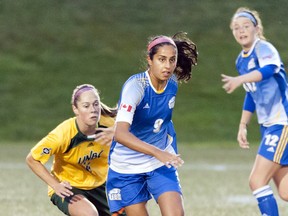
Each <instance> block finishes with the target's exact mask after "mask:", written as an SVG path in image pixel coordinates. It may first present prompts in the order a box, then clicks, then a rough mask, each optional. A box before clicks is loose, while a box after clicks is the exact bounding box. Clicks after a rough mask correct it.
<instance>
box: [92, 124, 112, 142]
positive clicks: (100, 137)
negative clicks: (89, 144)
mask: <svg viewBox="0 0 288 216" xmlns="http://www.w3.org/2000/svg"><path fill="white" fill-rule="evenodd" d="M114 132H115V131H114V127H109V128H97V129H96V135H95V141H96V142H99V143H100V144H102V145H111V142H112V139H113V136H114Z"/></svg>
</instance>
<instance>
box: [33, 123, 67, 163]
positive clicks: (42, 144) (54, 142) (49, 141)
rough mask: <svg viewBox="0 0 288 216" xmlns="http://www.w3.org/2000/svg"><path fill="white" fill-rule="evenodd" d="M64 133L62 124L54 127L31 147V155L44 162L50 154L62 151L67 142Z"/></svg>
mask: <svg viewBox="0 0 288 216" xmlns="http://www.w3.org/2000/svg"><path fill="white" fill-rule="evenodd" d="M64 133H65V131H64V130H63V127H62V125H59V126H58V127H56V128H55V129H54V130H52V131H51V132H50V133H49V134H48V135H47V136H45V137H44V138H42V140H40V141H39V142H38V143H37V144H36V145H35V146H34V147H33V148H32V149H31V154H32V157H33V158H34V159H35V160H38V161H40V162H41V163H42V164H45V163H47V161H48V160H49V159H50V157H51V156H52V155H54V154H57V153H58V152H64V151H65V149H66V148H67V143H69V142H68V141H67V140H65V139H66V137H67V136H64Z"/></svg>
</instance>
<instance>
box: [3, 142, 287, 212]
mask: <svg viewBox="0 0 288 216" xmlns="http://www.w3.org/2000/svg"><path fill="white" fill-rule="evenodd" d="M32 145H33V144H32V143H31V144H27V143H22V144H21V145H19V144H18V145H15V144H11V143H9V144H1V145H0V146H1V152H0V167H1V180H0V191H1V193H0V212H1V213H0V214H1V215H5V216H39V215H41V216H51V215H53V216H58V215H59V216H60V215H63V214H61V213H60V211H58V209H57V208H56V207H54V206H53V205H52V204H51V203H50V201H49V199H48V197H47V187H46V185H45V184H44V183H43V182H42V181H41V180H40V179H38V178H37V177H36V176H35V175H34V174H33V173H32V172H31V171H30V170H29V169H28V167H27V166H26V164H25V162H24V161H25V156H26V154H27V153H28V151H29V149H30V147H31V146H32ZM228 145H231V147H228ZM228 145H226V144H225V145H223V144H217V143H215V145H213V146H214V147H211V146H210V147H209V145H207V144H197V145H193V146H189V145H188V144H185V145H184V144H183V145H180V146H179V150H180V152H181V153H182V157H183V159H184V160H185V164H184V165H183V166H182V167H181V168H180V169H179V175H180V179H181V182H182V187H183V193H184V199H185V211H186V215H187V216H257V215H260V214H259V213H258V207H257V203H256V201H255V200H254V199H253V197H252V195H251V192H250V190H249V188H248V182H247V179H248V175H249V172H250V169H251V166H252V163H253V160H254V155H255V151H256V148H255V147H252V148H251V149H250V150H248V151H246V150H241V149H240V148H238V146H237V144H236V143H228ZM217 146H218V147H217ZM276 198H277V199H278V197H277V195H276ZM278 200H279V199H278ZM278 203H279V208H280V213H281V214H280V215H287V214H288V208H287V205H286V203H284V202H283V201H281V200H279V202H278ZM285 205H286V207H285ZM149 209H150V212H151V214H150V215H151V216H159V215H160V213H159V210H158V207H157V206H156V204H155V202H154V201H153V200H152V201H150V202H149Z"/></svg>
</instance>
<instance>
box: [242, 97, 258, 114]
mask: <svg viewBox="0 0 288 216" xmlns="http://www.w3.org/2000/svg"><path fill="white" fill-rule="evenodd" d="M255 108H256V107H255V103H254V101H253V98H252V96H251V94H250V93H249V92H246V95H245V99H244V103H243V110H246V111H249V112H251V113H253V112H254V111H255Z"/></svg>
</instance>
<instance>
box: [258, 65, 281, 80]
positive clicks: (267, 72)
mask: <svg viewBox="0 0 288 216" xmlns="http://www.w3.org/2000/svg"><path fill="white" fill-rule="evenodd" d="M276 69H277V66H276V65H272V64H271V65H265V66H264V67H261V68H259V69H258V71H259V72H260V73H261V74H262V80H265V79H268V78H270V77H272V76H273V74H274V72H275V70H276Z"/></svg>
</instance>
